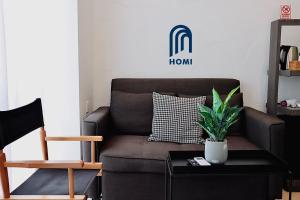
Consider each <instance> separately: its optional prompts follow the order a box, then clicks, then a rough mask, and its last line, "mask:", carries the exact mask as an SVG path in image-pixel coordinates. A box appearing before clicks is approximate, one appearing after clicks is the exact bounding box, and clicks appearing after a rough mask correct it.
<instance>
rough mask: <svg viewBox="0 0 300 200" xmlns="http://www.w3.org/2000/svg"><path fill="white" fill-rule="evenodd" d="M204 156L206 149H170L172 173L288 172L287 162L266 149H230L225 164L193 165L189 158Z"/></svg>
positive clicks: (169, 161) (170, 168)
mask: <svg viewBox="0 0 300 200" xmlns="http://www.w3.org/2000/svg"><path fill="white" fill-rule="evenodd" d="M194 157H204V151H170V152H169V156H168V159H167V164H168V167H169V170H170V172H171V173H172V174H182V173H185V174H187V173H188V174H189V173H196V174H235V173H237V174H251V173H286V172H287V171H288V166H287V164H286V163H285V162H284V161H282V160H280V159H278V158H277V157H275V156H274V155H272V154H271V153H269V152H268V151H265V150H230V151H228V160H227V161H226V162H225V163H224V164H217V165H216V164H212V165H210V166H192V165H190V164H189V162H188V161H187V159H192V158H194Z"/></svg>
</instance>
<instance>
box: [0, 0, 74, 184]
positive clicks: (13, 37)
mask: <svg viewBox="0 0 300 200" xmlns="http://www.w3.org/2000/svg"><path fill="white" fill-rule="evenodd" d="M4 11H5V12H4V17H5V28H6V42H7V45H6V46H7V66H8V86H9V87H8V91H9V107H10V108H15V107H19V106H22V105H25V104H27V103H30V102H31V101H33V100H34V99H35V98H38V97H41V98H42V103H43V112H44V121H45V128H46V130H47V134H48V135H62V136H63V135H65V136H68V135H79V134H80V121H79V119H80V118H79V67H78V65H79V63H78V26H77V24H78V21H77V18H78V16H77V1H74V0H26V1H24V0H4ZM11 153H12V154H11V159H13V160H24V159H42V155H41V149H40V142H39V134H38V133H37V132H33V133H31V134H30V135H27V136H26V137H24V138H22V139H21V140H18V141H17V142H15V143H13V144H12V145H11ZM49 157H50V159H66V160H70V159H79V158H80V145H79V143H49ZM30 173H32V171H31V170H14V171H13V172H12V176H11V177H10V178H11V187H12V189H13V188H15V187H16V186H17V185H18V184H19V183H21V182H22V181H23V180H24V179H25V178H26V176H28V175H29V174H30Z"/></svg>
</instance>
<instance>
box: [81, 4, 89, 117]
mask: <svg viewBox="0 0 300 200" xmlns="http://www.w3.org/2000/svg"><path fill="white" fill-rule="evenodd" d="M91 9H92V1H91V0H78V26H79V27H78V36H79V66H80V67H79V82H80V86H79V96H80V101H79V102H80V116H81V119H83V118H84V117H85V116H86V113H87V112H89V111H91V106H92V104H93V68H92V66H93V65H92V63H93V62H92V59H91V55H92V42H93V41H92V38H93V30H92V16H91V15H90V13H89V12H90V11H91Z"/></svg>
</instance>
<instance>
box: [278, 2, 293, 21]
mask: <svg viewBox="0 0 300 200" xmlns="http://www.w3.org/2000/svg"><path fill="white" fill-rule="evenodd" d="M280 10H281V14H280V19H291V16H292V7H291V5H281V6H280Z"/></svg>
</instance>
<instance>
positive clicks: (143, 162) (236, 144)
mask: <svg viewBox="0 0 300 200" xmlns="http://www.w3.org/2000/svg"><path fill="white" fill-rule="evenodd" d="M147 139H148V137H147V136H136V135H120V136H114V137H112V138H111V139H110V140H109V141H107V143H106V144H105V145H104V147H103V148H102V151H101V154H100V160H101V161H102V162H103V167H104V168H103V170H104V171H110V172H135V173H164V172H165V160H166V158H167V155H168V151H197V150H204V145H201V144H177V143H168V142H148V141H147ZM227 140H228V147H229V149H230V150H256V149H259V148H258V147H257V146H256V145H254V144H253V143H251V142H250V141H248V140H247V139H246V138H244V137H242V136H229V137H228V138H227Z"/></svg>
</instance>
